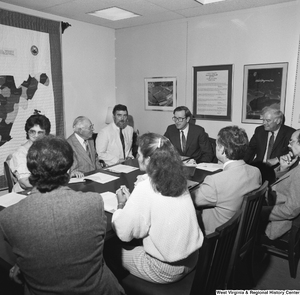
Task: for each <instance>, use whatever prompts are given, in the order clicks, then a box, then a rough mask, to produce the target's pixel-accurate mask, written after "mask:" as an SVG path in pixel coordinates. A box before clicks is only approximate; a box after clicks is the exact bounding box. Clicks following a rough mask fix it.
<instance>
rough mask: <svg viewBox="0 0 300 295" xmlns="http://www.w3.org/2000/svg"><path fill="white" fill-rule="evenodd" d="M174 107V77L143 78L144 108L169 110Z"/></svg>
mask: <svg viewBox="0 0 300 295" xmlns="http://www.w3.org/2000/svg"><path fill="white" fill-rule="evenodd" d="M175 108H176V78H174V77H169V78H162V77H159V78H145V109H146V110H151V111H170V112H172V111H173V110H174V109H175Z"/></svg>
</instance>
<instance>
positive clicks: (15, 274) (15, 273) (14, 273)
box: [9, 264, 24, 285]
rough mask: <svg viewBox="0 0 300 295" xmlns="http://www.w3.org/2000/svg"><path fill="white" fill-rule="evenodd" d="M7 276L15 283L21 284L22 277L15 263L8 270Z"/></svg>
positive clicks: (22, 281)
mask: <svg viewBox="0 0 300 295" xmlns="http://www.w3.org/2000/svg"><path fill="white" fill-rule="evenodd" d="M9 277H10V279H12V280H13V281H15V282H16V283H17V284H20V285H23V283H24V279H23V277H22V273H21V270H20V268H19V266H18V265H17V264H15V265H14V266H13V267H12V268H11V269H10V271H9Z"/></svg>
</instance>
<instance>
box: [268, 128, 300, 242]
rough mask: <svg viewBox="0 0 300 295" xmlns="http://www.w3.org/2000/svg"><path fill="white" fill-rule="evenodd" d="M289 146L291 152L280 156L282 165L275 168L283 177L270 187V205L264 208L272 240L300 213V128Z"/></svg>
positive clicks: (288, 227) (284, 230) (269, 235)
mask: <svg viewBox="0 0 300 295" xmlns="http://www.w3.org/2000/svg"><path fill="white" fill-rule="evenodd" d="M288 148H289V153H288V154H286V155H284V156H281V157H280V166H278V167H277V168H276V169H275V171H276V175H277V176H281V177H280V178H279V179H278V180H277V181H276V182H275V183H273V184H272V186H271V187H270V190H269V198H268V205H269V206H264V207H263V210H262V214H263V217H264V218H266V217H268V218H267V219H268V224H267V228H266V235H267V236H268V237H269V239H271V240H274V239H276V238H279V237H280V236H282V235H283V234H285V233H286V232H287V231H288V230H290V229H291V226H292V220H293V219H294V218H295V217H297V216H298V215H299V214H300V197H299V196H300V181H299V180H300V165H299V157H300V129H298V130H296V131H295V132H294V133H293V134H292V136H291V138H290V141H289V144H288ZM262 223H265V222H264V221H262Z"/></svg>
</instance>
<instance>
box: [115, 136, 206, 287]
mask: <svg viewBox="0 0 300 295" xmlns="http://www.w3.org/2000/svg"><path fill="white" fill-rule="evenodd" d="M138 162H139V166H140V169H141V170H142V171H146V173H147V175H146V177H143V178H142V179H141V180H140V181H139V182H138V183H137V184H136V187H135V189H134V190H133V192H132V194H131V195H130V194H129V191H128V189H127V188H120V189H119V190H118V191H117V192H116V193H117V199H118V210H116V211H115V212H114V214H113V217H112V223H113V226H114V229H115V231H116V233H117V235H118V237H119V238H120V239H121V240H122V241H124V242H129V241H131V240H132V239H143V246H136V247H132V248H131V249H128V247H127V249H125V248H123V249H122V265H123V267H124V268H126V269H127V270H128V271H129V272H130V273H131V274H133V275H135V276H138V277H140V278H142V279H145V280H147V281H150V282H155V283H161V284H164V283H170V282H174V281H177V280H179V279H180V278H182V277H183V276H185V275H186V274H188V273H189V272H190V271H191V270H192V269H193V268H194V267H195V265H196V263H197V258H198V251H197V250H198V249H199V248H200V247H201V245H202V242H203V234H202V232H201V230H200V228H199V225H198V222H197V217H196V212H195V208H194V205H193V202H192V199H191V196H190V193H189V191H188V189H187V181H186V177H185V173H184V169H183V165H182V162H181V160H180V156H179V154H178V152H177V151H176V150H175V148H174V146H173V145H172V144H171V142H170V141H169V140H168V139H167V138H166V137H164V136H161V135H158V134H154V133H147V134H144V135H142V136H141V137H140V138H139V147H138Z"/></svg>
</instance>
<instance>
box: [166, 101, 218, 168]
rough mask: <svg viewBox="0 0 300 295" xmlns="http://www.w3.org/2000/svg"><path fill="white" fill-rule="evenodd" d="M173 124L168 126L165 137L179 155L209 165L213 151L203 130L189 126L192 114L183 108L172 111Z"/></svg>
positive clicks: (196, 126)
mask: <svg viewBox="0 0 300 295" xmlns="http://www.w3.org/2000/svg"><path fill="white" fill-rule="evenodd" d="M173 115H174V116H173V118H172V120H173V121H174V122H175V124H173V125H170V126H168V128H167V131H166V132H165V134H164V135H165V136H166V137H167V138H169V140H170V141H171V142H172V144H173V145H174V146H175V147H176V149H177V150H178V152H179V154H180V155H181V156H184V157H188V158H191V159H194V160H195V161H196V163H202V162H206V163H209V162H211V161H212V159H213V156H214V155H213V150H212V147H211V144H210V142H209V138H208V135H207V133H206V132H205V130H204V128H203V127H201V126H198V125H195V124H190V120H191V119H192V114H191V112H190V110H189V109H188V108H187V107H185V106H179V107H177V108H176V109H175V110H174V111H173Z"/></svg>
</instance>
